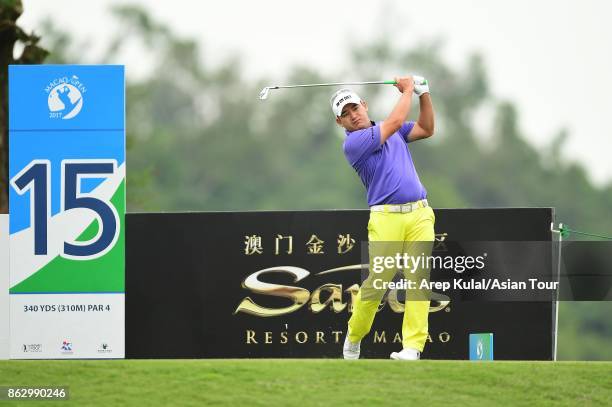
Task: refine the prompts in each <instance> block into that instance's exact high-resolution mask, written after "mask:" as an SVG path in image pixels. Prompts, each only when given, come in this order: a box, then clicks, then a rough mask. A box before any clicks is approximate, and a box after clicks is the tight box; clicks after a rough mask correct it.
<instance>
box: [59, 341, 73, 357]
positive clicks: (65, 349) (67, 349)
mask: <svg viewBox="0 0 612 407" xmlns="http://www.w3.org/2000/svg"><path fill="white" fill-rule="evenodd" d="M61 350H62V353H63V354H65V355H71V354H72V342H70V341H68V340H67V339H65V340H64V341H63V342H62V347H61Z"/></svg>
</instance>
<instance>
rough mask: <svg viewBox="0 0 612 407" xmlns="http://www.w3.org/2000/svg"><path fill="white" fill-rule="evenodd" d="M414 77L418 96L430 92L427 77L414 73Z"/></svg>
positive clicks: (415, 90) (415, 91)
mask: <svg viewBox="0 0 612 407" xmlns="http://www.w3.org/2000/svg"><path fill="white" fill-rule="evenodd" d="M412 79H413V80H414V93H415V94H416V95H417V96H421V95H424V94H425V93H429V82H428V81H427V79H425V78H423V77H422V76H419V75H413V76H412Z"/></svg>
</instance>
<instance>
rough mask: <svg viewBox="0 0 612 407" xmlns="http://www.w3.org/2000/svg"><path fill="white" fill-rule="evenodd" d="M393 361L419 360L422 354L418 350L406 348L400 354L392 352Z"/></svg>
mask: <svg viewBox="0 0 612 407" xmlns="http://www.w3.org/2000/svg"><path fill="white" fill-rule="evenodd" d="M391 359H394V360H419V359H421V352H419V351H418V350H416V349H411V348H404V349H402V350H401V351H400V352H392V353H391Z"/></svg>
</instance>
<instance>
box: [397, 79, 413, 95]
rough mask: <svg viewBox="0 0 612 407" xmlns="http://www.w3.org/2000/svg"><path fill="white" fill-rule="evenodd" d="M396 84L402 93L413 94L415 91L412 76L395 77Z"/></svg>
mask: <svg viewBox="0 0 612 407" xmlns="http://www.w3.org/2000/svg"><path fill="white" fill-rule="evenodd" d="M393 86H395V87H396V88H397V89H399V91H400V92H401V93H408V94H411V93H412V92H413V91H414V81H413V80H412V76H402V77H395V85H393Z"/></svg>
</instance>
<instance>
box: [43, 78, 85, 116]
mask: <svg viewBox="0 0 612 407" xmlns="http://www.w3.org/2000/svg"><path fill="white" fill-rule="evenodd" d="M74 84H77V86H78V85H79V84H80V81H79V78H78V77H77V76H76V75H73V76H72V78H70V80H69V81H66V82H63V83H60V84H59V85H57V86H55V87H54V88H53V89H51V91H50V92H49V98H48V100H47V103H48V105H49V111H50V112H51V113H52V115H51V116H50V117H52V118H57V119H60V118H61V119H63V120H68V119H72V118H73V117H76V115H78V114H79V112H80V111H81V109H82V108H83V95H82V94H81V91H80V90H79V89H78V88H77V87H76V86H75V85H74Z"/></svg>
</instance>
